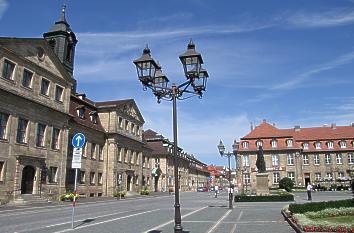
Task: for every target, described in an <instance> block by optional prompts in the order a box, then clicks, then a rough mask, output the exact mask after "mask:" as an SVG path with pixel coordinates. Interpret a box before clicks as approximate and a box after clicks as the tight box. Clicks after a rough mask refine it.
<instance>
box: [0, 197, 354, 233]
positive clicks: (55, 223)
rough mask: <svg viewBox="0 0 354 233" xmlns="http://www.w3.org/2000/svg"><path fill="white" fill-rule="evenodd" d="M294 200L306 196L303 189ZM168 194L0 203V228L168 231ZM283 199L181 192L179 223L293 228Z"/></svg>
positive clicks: (270, 232) (211, 231) (215, 228)
mask: <svg viewBox="0 0 354 233" xmlns="http://www.w3.org/2000/svg"><path fill="white" fill-rule="evenodd" d="M344 198H350V194H349V193H340V192H323V193H314V194H313V200H314V201H316V199H317V200H318V201H322V200H333V199H344ZM296 202H306V194H305V193H297V194H296ZM173 204H174V196H173V195H172V196H158V197H147V198H138V199H126V200H120V201H117V200H107V201H104V202H101V201H100V202H97V203H82V204H79V205H77V207H76V208H75V223H74V225H75V229H72V228H71V216H72V207H71V206H70V203H67V205H64V206H63V205H53V204H52V205H47V206H42V207H21V208H1V209H0V232H1V233H6V232H11V233H13V232H18V233H20V232H33V233H34V232H36V233H42V232H43V233H44V232H58V233H59V232H85V233H86V232H99V233H147V232H149V233H162V232H163V233H170V232H171V233H173V226H174V208H173ZM286 204H289V203H234V209H232V210H229V209H228V201H227V195H226V193H225V192H224V193H221V194H220V195H219V196H218V198H214V196H213V194H212V193H192V192H187V193H181V212H182V226H183V230H184V232H186V233H187V232H190V233H235V232H237V233H287V232H294V231H293V230H292V228H291V227H290V226H289V225H288V224H287V223H286V222H285V221H284V219H283V217H282V216H281V214H280V210H281V208H282V207H283V206H285V205H286Z"/></svg>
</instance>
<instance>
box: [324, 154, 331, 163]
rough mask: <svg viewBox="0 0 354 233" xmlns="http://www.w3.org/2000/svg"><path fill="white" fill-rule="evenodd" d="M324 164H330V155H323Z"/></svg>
mask: <svg viewBox="0 0 354 233" xmlns="http://www.w3.org/2000/svg"><path fill="white" fill-rule="evenodd" d="M325 163H326V164H331V155H330V154H325Z"/></svg>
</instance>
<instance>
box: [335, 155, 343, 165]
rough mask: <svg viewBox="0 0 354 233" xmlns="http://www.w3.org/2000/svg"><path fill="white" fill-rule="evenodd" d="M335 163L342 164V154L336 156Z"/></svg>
mask: <svg viewBox="0 0 354 233" xmlns="http://www.w3.org/2000/svg"><path fill="white" fill-rule="evenodd" d="M336 162H337V164H342V163H343V160H342V154H336Z"/></svg>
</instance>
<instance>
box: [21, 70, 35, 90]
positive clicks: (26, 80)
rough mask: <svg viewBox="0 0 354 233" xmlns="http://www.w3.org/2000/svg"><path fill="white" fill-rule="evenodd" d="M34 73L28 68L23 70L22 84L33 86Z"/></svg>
mask: <svg viewBox="0 0 354 233" xmlns="http://www.w3.org/2000/svg"><path fill="white" fill-rule="evenodd" d="M32 77H33V73H32V72H31V71H28V70H26V69H24V70H23V77H22V86H24V87H27V88H31V84H32Z"/></svg>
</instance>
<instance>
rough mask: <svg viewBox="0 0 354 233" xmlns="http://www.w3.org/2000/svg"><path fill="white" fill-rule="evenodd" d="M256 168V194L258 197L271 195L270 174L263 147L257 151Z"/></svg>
mask: <svg viewBox="0 0 354 233" xmlns="http://www.w3.org/2000/svg"><path fill="white" fill-rule="evenodd" d="M256 166H257V174H256V193H257V195H269V186H268V173H267V172H266V164H265V161H264V155H263V148H262V146H260V147H258V150H257V161H256Z"/></svg>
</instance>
